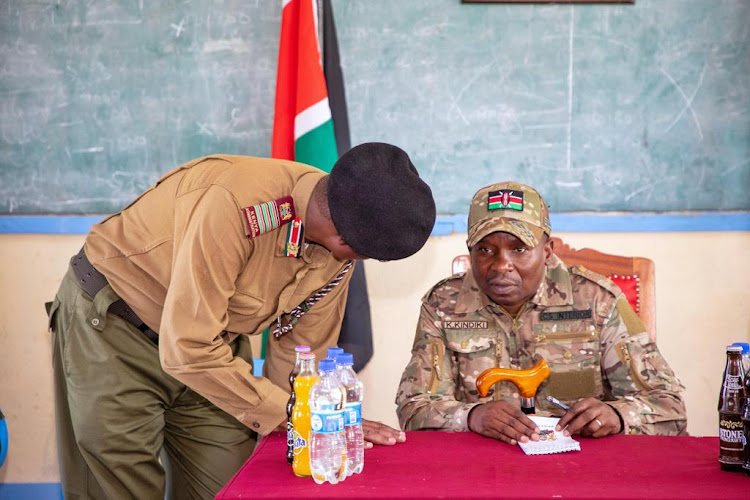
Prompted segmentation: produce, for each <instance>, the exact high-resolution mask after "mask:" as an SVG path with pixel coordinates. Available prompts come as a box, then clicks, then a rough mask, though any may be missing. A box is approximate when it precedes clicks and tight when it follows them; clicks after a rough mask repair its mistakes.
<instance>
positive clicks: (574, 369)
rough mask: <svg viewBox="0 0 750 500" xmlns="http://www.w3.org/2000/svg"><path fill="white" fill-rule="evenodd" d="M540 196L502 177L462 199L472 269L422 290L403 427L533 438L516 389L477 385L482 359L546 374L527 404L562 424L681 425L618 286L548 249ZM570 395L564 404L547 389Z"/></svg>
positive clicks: (572, 429)
mask: <svg viewBox="0 0 750 500" xmlns="http://www.w3.org/2000/svg"><path fill="white" fill-rule="evenodd" d="M550 231H551V228H550V223H549V213H548V210H547V205H546V204H545V202H544V200H543V199H542V197H541V196H540V195H539V193H538V192H536V191H535V190H534V189H532V188H531V187H529V186H526V185H523V184H519V183H515V182H502V183H498V184H493V185H491V186H487V187H485V188H482V189H480V190H479V191H478V192H477V193H476V194H475V195H474V198H473V200H472V203H471V208H470V211H469V222H468V241H467V244H468V247H469V250H470V253H471V271H470V272H467V273H465V274H460V275H455V276H452V277H450V278H448V279H445V280H443V281H440V282H439V283H438V284H437V285H435V286H434V287H433V288H432V289H431V290H430V291H429V292H428V293H427V294H426V295H425V296H424V298H423V299H422V309H421V313H420V319H419V324H418V326H417V332H416V337H415V340H414V347H413V349H412V357H411V361H410V362H409V364H408V365H407V367H406V369H405V370H404V373H403V376H402V378H401V384H400V386H399V389H398V395H397V397H396V404H397V405H398V409H397V412H398V417H399V421H400V423H401V427H402V428H403V429H407V430H422V429H424V430H427V429H429V430H435V429H437V430H450V431H474V432H477V433H479V434H482V435H485V436H488V437H492V438H496V439H499V440H501V441H504V442H506V443H510V444H516V443H517V442H519V441H521V442H526V441H528V440H529V439H531V440H538V439H539V436H538V433H539V429H538V428H536V426H535V425H534V423H533V422H532V421H531V420H530V419H529V418H528V417H527V416H526V415H524V413H523V412H522V411H521V409H520V406H521V405H520V398H519V393H518V389H517V388H516V386H515V385H513V384H512V383H511V382H500V383H498V384H496V385H495V387H494V388H493V389H492V390H491V391H490V393H489V394H488V396H487V397H480V396H479V394H478V391H477V387H476V380H477V377H478V376H479V375H480V374H481V373H482V372H483V371H484V370H486V369H488V368H495V367H502V368H510V369H518V370H521V369H528V368H530V367H532V366H533V365H534V364H535V362H536V361H537V360H538V357H539V356H541V357H543V358H544V359H546V361H547V363H548V364H549V366H550V369H551V374H550V377H549V378H548V380H547V381H545V382H544V383H542V385H541V386H540V388H539V391H538V392H537V397H536V409H537V410H541V411H543V412H549V413H551V414H552V415H554V416H561V417H562V418H561V420H560V422H559V426H560V427H559V428H558V430H559V429H565V430H564V433H566V434H568V435H570V434H576V433H578V434H581V435H583V436H593V437H603V436H606V435H609V434H616V433H630V434H684V433H685V428H686V424H687V421H686V416H685V406H684V404H683V401H682V396H681V392H682V391H683V390H684V388H683V386H682V385H681V384H680V382H679V380H678V379H677V378H676V377H675V374H674V373H673V372H672V370H671V369H670V368H669V366H668V365H667V362H666V361H665V360H664V358H663V357H662V355H661V354H660V353H659V350H658V349H657V347H656V345H655V344H654V343H653V342H652V341H651V339H650V337H649V334H648V332H646V330H645V328H644V327H643V325H642V323H641V321H640V320H639V319H638V317H637V316H636V314H635V312H634V311H633V309H632V308H631V307H630V305H629V304H628V302H627V299H626V298H625V296H624V295H623V293H622V292H621V291H620V289H619V288H618V287H617V286H616V285H615V284H614V283H612V282H611V281H610V280H608V279H607V278H605V277H604V276H601V275H599V274H596V273H593V272H591V271H589V270H587V269H585V268H583V267H580V266H572V267H569V266H567V265H565V263H564V262H562V261H561V260H560V259H559V258H557V256H555V254H554V253H553V250H554V249H553V242H552V240H551V239H550ZM547 395H552V396H554V397H556V398H557V399H559V400H562V401H563V402H565V403H567V404H569V405H570V406H571V407H570V409H569V410H568V411H567V412H565V411H564V410H560V409H559V408H557V407H555V406H553V405H551V404H550V403H548V402H547V401H546V396H547Z"/></svg>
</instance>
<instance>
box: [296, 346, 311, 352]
mask: <svg viewBox="0 0 750 500" xmlns="http://www.w3.org/2000/svg"><path fill="white" fill-rule="evenodd" d="M294 351H295V352H310V346H309V345H298V346H297V347H295V348H294Z"/></svg>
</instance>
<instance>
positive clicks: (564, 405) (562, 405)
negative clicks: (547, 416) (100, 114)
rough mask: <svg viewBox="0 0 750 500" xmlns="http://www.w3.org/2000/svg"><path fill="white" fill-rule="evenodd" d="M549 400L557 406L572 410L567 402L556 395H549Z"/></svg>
mask: <svg viewBox="0 0 750 500" xmlns="http://www.w3.org/2000/svg"><path fill="white" fill-rule="evenodd" d="M547 401H549V402H550V403H552V404H553V405H555V406H559V407H560V408H562V409H563V410H565V411H568V410H570V406H568V405H566V404H565V403H563V402H562V401H560V400H558V399H557V398H556V397H553V396H547Z"/></svg>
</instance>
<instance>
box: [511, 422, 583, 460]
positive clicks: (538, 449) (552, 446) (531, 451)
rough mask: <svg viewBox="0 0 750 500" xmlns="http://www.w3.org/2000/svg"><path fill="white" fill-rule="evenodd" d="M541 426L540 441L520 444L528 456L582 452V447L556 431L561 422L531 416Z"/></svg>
mask: <svg viewBox="0 0 750 500" xmlns="http://www.w3.org/2000/svg"><path fill="white" fill-rule="evenodd" d="M529 418H530V419H531V420H533V421H534V423H535V424H536V425H537V426H539V441H527V442H525V443H518V446H520V447H521V449H522V450H523V452H524V453H526V454H527V455H547V454H550V453H564V452H566V451H581V445H580V443H579V442H578V441H576V440H575V439H573V438H572V437H570V436H566V435H564V434H563V433H562V431H555V426H556V425H557V422H558V421H559V420H560V419H559V418H554V417H537V416H536V415H531V416H529Z"/></svg>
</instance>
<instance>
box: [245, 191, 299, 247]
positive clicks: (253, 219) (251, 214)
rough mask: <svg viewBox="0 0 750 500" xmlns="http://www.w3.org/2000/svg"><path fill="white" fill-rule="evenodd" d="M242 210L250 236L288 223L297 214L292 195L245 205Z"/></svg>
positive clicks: (253, 236) (252, 236)
mask: <svg viewBox="0 0 750 500" xmlns="http://www.w3.org/2000/svg"><path fill="white" fill-rule="evenodd" d="M241 211H242V218H243V220H244V221H245V227H246V229H247V234H248V235H249V237H250V238H255V237H256V236H259V235H261V234H263V233H267V232H268V231H271V230H273V229H276V228H277V227H280V226H282V225H284V224H287V223H289V222H291V220H292V219H294V216H295V212H294V200H293V199H292V197H291V196H285V197H284V198H279V199H278V200H274V201H267V202H265V203H259V204H257V205H253V206H251V207H245V208H243V209H242V210H241Z"/></svg>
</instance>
